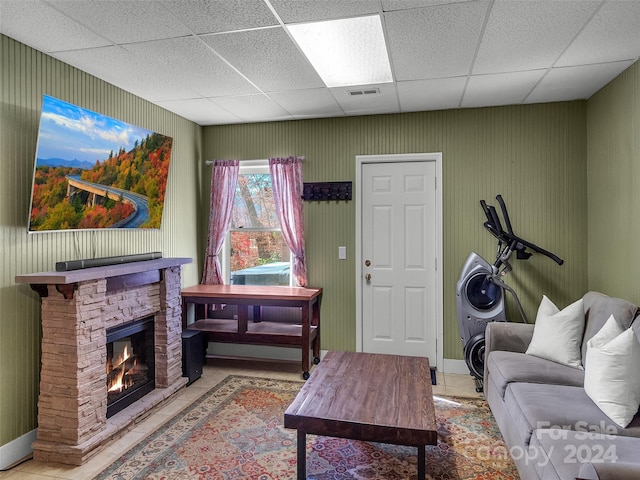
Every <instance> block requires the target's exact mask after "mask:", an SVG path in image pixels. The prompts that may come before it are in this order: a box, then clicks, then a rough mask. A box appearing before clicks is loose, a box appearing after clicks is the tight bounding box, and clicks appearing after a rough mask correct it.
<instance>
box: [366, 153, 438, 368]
mask: <svg viewBox="0 0 640 480" xmlns="http://www.w3.org/2000/svg"><path fill="white" fill-rule="evenodd" d="M436 168H437V165H436V162H435V161H409V162H393V163H363V164H362V179H361V187H360V188H361V195H362V199H361V221H362V224H361V241H362V247H361V248H362V249H361V253H362V258H361V259H360V261H361V262H362V265H361V270H360V271H361V274H362V275H361V282H362V283H361V291H362V295H361V298H362V308H361V312H362V346H363V350H364V351H365V352H371V353H387V354H399V355H410V356H426V357H429V359H430V365H432V366H436V359H437V352H436V345H437V335H438V328H437V317H438V308H437V306H438V295H439V290H440V288H439V283H438V273H437V246H438V241H437V235H438V233H439V229H438V227H437V223H438V222H437V219H438V218H437V205H438V202H437V196H436V191H437V190H436V187H437V186H436Z"/></svg>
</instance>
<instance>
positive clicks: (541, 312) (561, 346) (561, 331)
mask: <svg viewBox="0 0 640 480" xmlns="http://www.w3.org/2000/svg"><path fill="white" fill-rule="evenodd" d="M583 334H584V308H583V300H582V298H581V299H579V300H577V301H575V302H573V303H572V304H571V305H569V306H568V307H565V308H564V309H563V310H560V309H558V307H556V306H555V304H554V303H553V302H552V301H551V300H549V298H548V297H547V296H546V295H543V296H542V301H541V302H540V306H539V307H538V313H537V315H536V323H535V326H534V329H533V338H532V339H531V343H530V344H529V348H527V351H526V352H525V353H527V354H528V355H535V356H536V357H541V358H546V359H547V360H551V361H553V362H558V363H561V364H563V365H568V366H570V367H576V368H582V353H581V351H580V346H581V345H582V337H583Z"/></svg>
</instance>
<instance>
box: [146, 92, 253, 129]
mask: <svg viewBox="0 0 640 480" xmlns="http://www.w3.org/2000/svg"><path fill="white" fill-rule="evenodd" d="M157 104H158V105H160V106H161V107H163V108H166V109H167V110H169V111H170V112H173V113H175V114H177V115H180V116H181V117H184V118H188V119H189V120H191V121H193V122H196V123H197V124H199V125H224V124H231V123H240V122H242V119H241V118H238V117H236V116H235V115H234V114H232V113H230V112H228V111H226V110H225V109H223V108H221V107H219V106H218V105H215V104H213V103H212V102H210V101H209V100H207V99H206V98H191V99H188V100H168V101H162V102H157Z"/></svg>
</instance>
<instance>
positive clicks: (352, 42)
mask: <svg viewBox="0 0 640 480" xmlns="http://www.w3.org/2000/svg"><path fill="white" fill-rule="evenodd" d="M287 29H288V30H289V32H290V33H291V36H292V37H293V38H294V40H295V41H296V42H297V43H298V46H299V47H300V49H301V50H302V51H303V52H304V54H305V55H306V56H307V58H308V59H309V61H310V62H311V64H312V65H313V67H314V68H315V69H316V71H317V72H318V75H320V77H321V78H322V80H323V81H324V83H325V84H326V85H327V87H347V86H351V85H366V84H374V83H388V82H392V81H393V76H392V75H391V65H390V64H389V55H388V54H387V45H386V43H385V41H384V33H383V32H382V23H381V20H380V16H379V15H372V16H367V17H355V18H346V19H341V20H330V21H325V22H314V23H298V24H295V25H288V26H287Z"/></svg>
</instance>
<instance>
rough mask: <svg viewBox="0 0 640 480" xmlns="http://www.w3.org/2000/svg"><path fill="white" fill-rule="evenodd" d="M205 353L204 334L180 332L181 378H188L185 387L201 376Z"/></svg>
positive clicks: (194, 331)
mask: <svg viewBox="0 0 640 480" xmlns="http://www.w3.org/2000/svg"><path fill="white" fill-rule="evenodd" d="M206 351H207V347H206V344H205V338H204V333H202V332H201V331H200V330H183V331H182V376H183V377H188V378H189V381H188V382H187V385H191V384H192V383H193V382H195V381H196V380H197V379H199V378H200V376H201V375H202V367H203V366H204V357H205V353H206Z"/></svg>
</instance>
